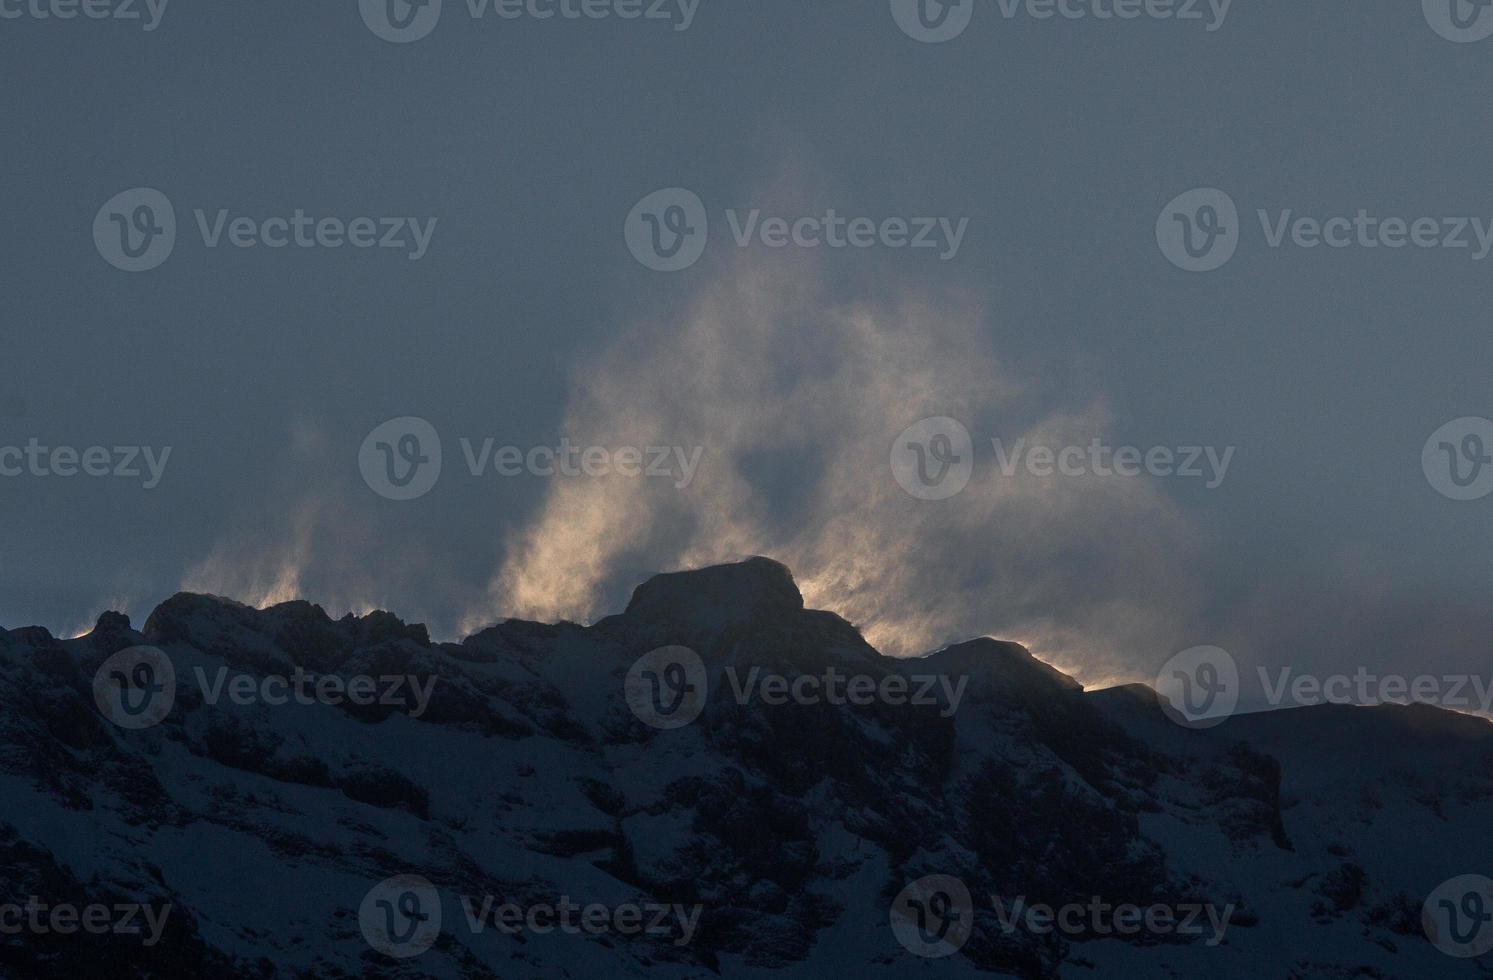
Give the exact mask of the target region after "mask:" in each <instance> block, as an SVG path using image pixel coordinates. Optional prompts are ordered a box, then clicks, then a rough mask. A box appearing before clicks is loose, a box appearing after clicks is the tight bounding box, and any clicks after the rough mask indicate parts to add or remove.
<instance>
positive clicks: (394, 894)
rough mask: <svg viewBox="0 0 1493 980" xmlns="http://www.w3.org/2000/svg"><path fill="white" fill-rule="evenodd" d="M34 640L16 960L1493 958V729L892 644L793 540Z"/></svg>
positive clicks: (0, 750) (27, 668)
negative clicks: (659, 569) (738, 551)
mask: <svg viewBox="0 0 1493 980" xmlns="http://www.w3.org/2000/svg"><path fill="white" fill-rule="evenodd" d="M142 648H144V649H143V650H142ZM681 648H682V649H681ZM654 651H661V652H654ZM0 661H3V666H0V881H3V883H4V889H3V891H0V976H4V977H18V978H22V977H24V978H31V977H40V978H54V977H55V978H64V977H66V978H73V977H91V976H105V975H107V976H111V977H120V978H147V977H151V978H169V977H202V976H213V977H224V978H240V977H242V978H251V977H252V978H271V977H287V978H288V977H296V978H300V977H306V978H310V977H317V978H342V977H451V978H466V977H487V976H493V975H497V976H503V977H518V978H529V977H535V978H538V977H544V978H553V977H576V978H592V977H645V976H646V977H659V978H695V977H733V978H734V977H784V976H810V977H857V978H867V980H869V978H876V977H885V978H893V977H903V976H926V977H945V976H948V977H954V976H1016V977H1027V978H1049V977H1063V978H1069V977H1077V978H1083V977H1111V976H1113V977H1146V978H1150V977H1157V978H1162V977H1195V976H1201V975H1207V976H1211V977H1218V978H1233V977H1239V978H1246V977H1247V978H1259V977H1293V978H1347V977H1378V978H1402V977H1403V978H1420V977H1486V976H1490V975H1493V957H1489V956H1484V957H1482V958H1481V959H1470V958H1469V959H1462V958H1455V957H1452V956H1449V955H1447V954H1445V953H1443V952H1442V951H1441V950H1440V949H1438V948H1437V946H1436V945H1433V943H1432V942H1431V941H1430V940H1429V939H1428V937H1427V936H1426V934H1425V932H1424V930H1423V927H1422V922H1421V909H1422V905H1423V903H1424V902H1425V901H1426V899H1427V897H1428V896H1431V895H1432V893H1433V892H1434V891H1435V890H1436V889H1437V888H1438V886H1439V885H1440V884H1441V883H1443V882H1445V881H1447V880H1448V879H1453V878H1456V877H1457V876H1460V875H1464V874H1470V873H1476V872H1485V871H1487V869H1488V866H1489V864H1490V861H1489V857H1490V848H1489V846H1488V844H1487V843H1486V832H1487V828H1488V827H1490V826H1493V766H1490V764H1489V763H1490V762H1493V726H1490V725H1488V724H1486V723H1484V722H1483V721H1481V720H1478V719H1474V718H1470V717H1467V716H1461V715H1456V714H1452V713H1449V712H1445V711H1441V710H1438V709H1435V708H1430V707H1426V706H1414V707H1394V706H1389V707H1378V708H1348V707H1340V706H1324V707H1320V708H1301V709H1295V710H1289V711H1279V712H1272V713H1267V714H1257V715H1247V716H1239V717H1235V718H1232V719H1230V720H1229V721H1228V722H1226V723H1225V724H1223V725H1221V726H1219V727H1217V728H1212V729H1207V730H1193V729H1190V728H1184V727H1181V726H1179V725H1176V724H1173V723H1172V722H1171V721H1169V720H1168V719H1167V717H1166V716H1165V715H1164V714H1163V713H1162V711H1161V710H1160V707H1159V705H1158V701H1157V696H1156V695H1155V694H1154V692H1152V691H1151V690H1150V689H1149V688H1145V687H1138V686H1132V687H1123V688H1116V689H1111V690H1103V691H1093V692H1089V691H1085V690H1084V689H1083V687H1082V686H1081V685H1080V684H1078V683H1077V682H1075V681H1074V680H1073V679H1072V678H1069V677H1067V676H1065V675H1064V674H1062V673H1060V672H1058V671H1056V670H1054V669H1053V668H1051V667H1050V666H1048V665H1046V664H1044V663H1042V662H1041V661H1039V660H1037V659H1035V658H1034V657H1032V656H1031V654H1030V653H1029V652H1028V651H1026V650H1025V649H1024V648H1022V647H1021V646H1019V645H1016V644H1012V643H1003V642H999V641H996V640H990V639H976V640H972V641H970V642H966V643H961V644H958V645H955V646H951V647H948V648H946V649H943V650H940V651H938V652H936V653H933V654H930V655H929V656H927V657H923V658H920V659H914V660H898V659H893V658H889V657H884V656H882V655H881V654H879V653H878V652H877V651H876V650H874V649H873V648H871V647H870V646H869V645H868V644H867V643H866V642H865V640H864V639H863V638H862V637H861V635H860V633H859V632H858V631H857V630H856V629H855V627H854V626H852V625H851V624H850V623H848V622H846V621H845V620H843V619H841V618H840V617H838V616H836V615H834V614H832V613H828V612H822V611H815V610H810V609H806V608H804V602H803V598H802V596H801V595H800V593H799V590H798V588H797V587H796V585H795V584H794V581H793V577H792V575H791V574H790V573H789V571H788V569H786V568H784V567H783V566H782V565H779V564H777V563H776V562H773V561H770V560H767V559H761V558H758V559H752V560H749V561H746V562H743V563H740V564H735V565H726V566H720V567H715V568H707V569H703V570H699V571H692V572H681V573H676V574H669V575H660V576H656V577H655V578H653V579H650V580H649V581H648V582H646V583H644V584H643V585H641V586H640V587H639V588H638V589H637V590H636V591H635V593H634V594H633V597H632V600H631V601H630V602H629V604H628V606H627V609H626V610H625V611H624V612H622V613H620V614H618V615H614V616H611V617H608V618H606V619H603V620H601V621H600V622H598V623H596V624H595V625H593V626H589V627H586V626H578V625H575V624H571V623H561V624H556V625H548V624H539V623H531V622H522V621H516V620H510V621H507V622H504V623H501V624H499V625H495V626H493V627H491V628H489V629H486V630H483V631H482V632H480V633H477V634H475V635H473V636H471V637H468V638H467V639H465V640H464V641H462V642H461V643H433V642H432V641H431V640H430V638H429V636H428V635H427V633H426V630H425V629H424V628H423V627H421V626H417V625H411V624H406V623H405V622H403V621H401V620H400V619H398V618H397V617H395V616H393V615H391V614H389V613H385V612H376V613H372V614H370V615H367V616H363V617H354V616H347V617H344V618H342V619H339V620H334V619H332V618H330V617H329V616H328V615H327V614H326V613H325V612H324V611H323V610H322V609H321V608H319V607H317V606H315V605H312V604H309V603H305V602H291V603H286V604H284V605H279V606H274V607H271V608H267V609H263V610H256V609H252V608H249V607H247V606H243V605H240V604H238V603H235V602H232V601H229V600H227V599H221V598H216V597H211V596H202V595H189V594H182V595H177V596H175V597H173V598H172V599H170V600H168V601H167V602H165V603H163V604H162V605H161V606H160V607H159V608H157V609H156V610H155V611H154V612H153V613H152V614H151V615H150V617H149V618H148V619H147V620H146V622H145V623H144V625H143V626H142V627H141V628H140V629H139V630H138V631H137V630H136V629H135V628H134V627H133V626H132V624H131V623H130V621H129V620H128V619H127V618H125V617H124V616H121V615H119V614H117V613H106V614H105V615H103V616H101V617H100V618H99V620H98V623H97V625H96V627H95V628H94V630H93V631H92V632H91V633H89V634H87V635H85V636H82V637H79V638H77V639H73V640H61V639H58V638H56V637H53V636H52V635H50V634H49V633H48V632H46V631H45V630H42V629H39V628H26V629H16V630H10V631H5V632H0ZM795 688H796V689H797V692H798V698H797V699H795V698H794V696H793V692H794V690H795ZM811 699H817V702H818V703H801V702H806V701H809V700H811ZM961 889H962V890H963V891H961ZM966 893H967V894H966ZM6 896H10V898H7V897H6ZM33 896H34V897H35V900H34V901H33V900H32V897H33ZM1471 897H1472V898H1476V896H1471ZM7 901H8V902H11V904H12V905H14V906H24V905H25V904H27V903H30V904H32V905H33V906H36V907H39V908H40V909H42V911H39V912H38V911H33V912H30V913H28V912H26V911H25V910H24V909H22V910H21V911H11V912H9V913H7V908H6V906H5V903H6V902H7ZM1126 904H1129V905H1134V906H1137V907H1138V908H1142V909H1147V910H1167V911H1169V912H1173V911H1174V912H1175V913H1176V915H1177V917H1178V920H1179V921H1180V919H1181V918H1183V917H1186V916H1192V917H1194V921H1193V923H1192V925H1190V926H1189V931H1188V932H1187V933H1186V934H1177V933H1176V929H1175V927H1174V926H1173V927H1167V926H1166V925H1165V921H1164V919H1163V918H1161V917H1160V913H1159V912H1158V913H1157V915H1158V917H1157V918H1156V919H1155V922H1154V923H1153V925H1152V927H1151V928H1143V929H1138V930H1136V931H1133V932H1123V933H1122V932H1121V931H1120V929H1119V928H1117V926H1116V921H1117V920H1116V919H1115V918H1114V916H1113V915H1112V914H1111V912H1112V911H1113V910H1114V908H1115V907H1117V906H1121V905H1126ZM1034 905H1047V906H1052V907H1054V908H1055V909H1056V908H1059V907H1063V906H1066V907H1068V908H1069V909H1072V908H1073V907H1074V906H1081V907H1082V908H1083V909H1084V910H1085V911H1084V912H1083V913H1082V915H1080V914H1078V913H1074V915H1072V916H1071V917H1070V918H1069V919H1068V920H1067V926H1065V927H1064V928H1063V929H1061V930H1058V931H1055V932H1049V931H1045V930H1043V929H1042V928H1040V927H1041V925H1042V919H1041V916H1040V915H1039V916H1038V917H1037V918H1036V919H1035V920H1034V919H1032V918H1031V917H1030V916H1027V915H1026V910H1028V909H1030V908H1031V907H1032V906H1034ZM168 906H169V909H168ZM571 906H574V907H575V910H574V911H567V909H569V908H570V907H571ZM72 907H76V908H79V909H83V910H87V909H89V908H94V909H98V908H104V909H106V910H107V912H106V913H105V912H98V913H96V915H97V918H96V925H97V928H96V929H95V930H93V931H82V930H76V931H74V932H72V933H71V934H64V932H65V927H66V925H67V923H68V922H69V919H68V918H67V914H66V913H63V918H61V919H60V920H58V919H54V918H52V917H51V916H52V914H53V912H54V911H55V910H57V909H59V908H72ZM1479 907H1480V906H1479ZM131 908H136V909H137V911H138V914H137V915H135V916H134V922H133V925H134V927H135V928H136V929H138V931H135V932H130V931H128V927H126V928H123V929H121V930H120V931H115V926H119V925H120V923H119V919H121V918H122V917H123V915H124V914H125V913H126V912H127V911H128V910H129V909H131ZM1489 908H1493V906H1489ZM505 909H507V911H505ZM546 909H547V910H548V911H542V910H546ZM588 909H589V911H588ZM1106 909H1108V910H1110V912H1106V911H1105V910H1106ZM121 910H124V911H121ZM1467 910H1468V912H1469V914H1470V913H1471V912H1473V911H1476V909H1475V908H1473V907H1472V906H1468V908H1467ZM147 912H149V913H150V915H147ZM634 913H636V914H634ZM1210 915H1211V916H1212V919H1211V920H1210V918H1209V916H1210ZM106 916H107V919H108V923H109V925H108V928H107V929H106V928H105V926H104V925H103V923H104V922H105V919H106ZM505 916H506V918H505ZM919 916H921V917H922V918H921V920H919V918H918V917H919ZM23 918H25V926H24V927H23V928H21V929H20V930H18V931H17V930H14V929H10V928H8V925H14V924H15V923H17V922H21V921H22V919H23ZM474 919H475V920H476V921H475V922H474V921H473V920H474ZM1132 921H1133V920H1132ZM557 922H558V923H560V924H559V925H557ZM1033 922H1035V923H1036V924H1037V926H1038V928H1036V929H1034V928H1032V925H1033ZM1210 922H1211V923H1213V924H1210ZM38 923H39V924H38ZM951 923H952V925H953V927H952V929H950V928H949V925H950V924H951ZM75 924H76V923H75ZM1122 924H1123V923H1122ZM927 954H932V955H927Z"/></svg>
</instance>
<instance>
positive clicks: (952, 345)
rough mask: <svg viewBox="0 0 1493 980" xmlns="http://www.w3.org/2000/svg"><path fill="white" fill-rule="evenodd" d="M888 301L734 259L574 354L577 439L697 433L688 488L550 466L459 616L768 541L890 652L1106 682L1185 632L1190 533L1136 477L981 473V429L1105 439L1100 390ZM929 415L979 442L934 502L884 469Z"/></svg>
mask: <svg viewBox="0 0 1493 980" xmlns="http://www.w3.org/2000/svg"><path fill="white" fill-rule="evenodd" d="M885 287H886V284H885V283H884V282H880V283H878V284H877V288H876V289H875V290H874V294H875V295H885V294H886V293H887V289H886V288H885ZM892 292H893V295H895V296H896V299H894V300H892V301H887V302H880V301H869V300H866V299H864V298H862V299H858V300H850V301H836V300H835V299H834V298H832V297H831V296H830V295H829V290H828V288H827V287H826V286H825V285H824V284H823V282H822V281H821V277H820V276H819V274H818V272H817V269H816V267H815V265H814V264H812V263H811V262H808V261H805V258H804V256H803V255H802V254H799V255H795V256H793V257H792V258H787V257H784V256H782V254H781V253H779V254H775V255H768V256H765V257H764V256H762V255H759V254H752V253H745V252H743V253H740V254H739V255H738V256H737V257H736V258H735V259H734V260H733V262H732V263H731V264H729V265H727V266H724V267H722V268H720V269H719V270H717V272H716V273H715V274H714V275H713V276H712V277H711V279H710V281H709V282H708V283H707V284H706V285H705V286H704V287H703V288H702V289H701V290H700V293H699V295H698V296H697V297H696V298H695V300H694V301H693V302H692V303H691V304H690V306H689V308H688V309H687V311H686V312H685V313H684V314H683V315H682V316H681V317H679V318H677V319H674V320H669V319H665V320H663V321H661V322H656V323H651V324H642V325H638V326H635V327H633V328H631V329H630V330H628V331H626V332H625V333H624V334H623V335H621V336H619V337H618V339H617V341H616V342H615V343H614V344H613V345H612V346H611V347H610V348H609V349H607V350H604V351H601V352H599V353H598V354H596V355H595V356H594V357H593V358H591V359H590V360H588V361H587V362H586V363H584V364H581V365H579V366H578V368H577V370H576V372H575V374H574V378H573V385H572V392H571V397H570V401H569V407H568V409H567V412H566V418H565V423H564V425H563V431H564V432H566V433H567V434H568V435H569V437H570V438H571V439H572V440H573V441H576V442H580V443H585V444H591V445H603V446H618V445H637V446H643V445H670V446H682V447H695V446H699V447H703V448H704V451H705V456H704V460H703V462H702V463H701V465H700V469H699V473H698V475H697V477H696V478H695V480H694V482H693V483H692V484H691V485H690V486H689V487H687V488H685V489H676V488H675V487H674V486H673V485H672V483H670V482H668V481H656V480H654V481H650V480H646V479H640V478H628V477H623V476H610V477H605V478H595V479H569V480H555V481H553V482H552V484H551V486H550V488H549V490H548V492H547V496H546V498H545V499H544V501H543V503H542V505H541V507H540V508H539V511H538V513H537V515H536V516H535V517H534V519H533V520H532V521H530V522H528V523H527V524H526V525H524V526H522V527H521V528H520V529H518V530H517V531H516V532H515V533H514V534H513V535H512V537H511V538H510V540H509V541H507V542H506V545H505V547H504V551H503V558H502V560H501V567H500V568H499V570H498V572H497V573H496V575H495V576H494V577H493V580H492V582H491V583H490V586H489V588H488V592H487V596H486V599H485V600H484V601H483V602H482V603H480V604H479V605H478V606H477V607H476V608H474V609H472V610H471V612H470V614H469V615H468V616H467V617H466V620H465V624H464V625H465V627H466V628H468V629H470V628H475V627H477V626H480V625H482V624H483V623H486V622H490V621H492V620H493V619H495V618H499V617H501V616H519V617H524V618H533V619H540V620H554V619H560V618H568V619H573V620H578V621H590V620H593V619H595V618H596V617H598V616H600V615H602V614H605V613H608V612H612V611H615V607H616V605H617V603H618V602H620V601H621V597H622V596H623V595H625V590H626V589H627V588H628V587H630V586H631V585H633V584H635V583H636V581H637V580H638V579H639V577H640V576H643V575H646V574H647V573H648V572H650V571H656V570H660V569H672V568H689V567H698V566H701V565H706V564H711V563H715V562H721V561H728V560H734V559H739V558H742V557H745V556H748V555H752V554H765V555H769V556H771V557H774V558H777V559H779V560H780V561H782V562H784V563H785V564H787V565H788V566H789V567H790V568H791V569H793V570H794V572H795V574H796V575H797V577H798V581H799V584H800V586H801V587H802V589H803V591H804V594H805V598H806V600H807V601H808V603H809V604H810V605H811V606H816V607H820V608H827V609H831V610H834V611H836V612H838V613H840V614H841V615H843V616H845V617H846V618H848V619H849V620H851V621H852V622H854V623H855V624H857V625H858V626H860V627H861V628H862V629H863V630H864V631H865V633H866V635H867V637H868V639H870V640H871V641H872V642H873V643H875V644H876V645H878V646H879V647H880V648H882V649H883V650H885V651H887V652H890V653H896V654H904V655H906V654H915V653H920V652H926V651H928V650H930V649H934V648H936V647H937V646H940V645H942V644H944V643H947V642H951V641H954V640H958V639H963V638H967V637H969V636H974V635H984V634H993V635H999V636H1003V637H1006V638H1010V639H1016V640H1020V641H1023V642H1026V643H1027V644H1028V645H1029V646H1031V647H1032V648H1033V650H1034V652H1036V653H1038V654H1039V655H1041V656H1044V657H1045V658H1047V659H1049V660H1051V661H1052V662H1054V663H1055V664H1057V665H1058V666H1060V667H1062V668H1064V669H1068V670H1070V671H1073V672H1074V673H1075V674H1076V675H1077V676H1079V677H1080V678H1081V679H1085V680H1091V681H1095V682H1103V681H1108V680H1115V679H1131V678H1133V677H1136V676H1143V675H1144V674H1145V672H1146V670H1147V669H1149V665H1151V664H1152V663H1154V662H1157V659H1158V658H1157V656H1156V654H1157V652H1158V651H1161V650H1168V651H1170V650H1171V649H1172V648H1174V647H1175V648H1180V647H1182V646H1187V645H1190V643H1191V642H1195V641H1192V640H1191V639H1190V637H1189V635H1188V634H1187V632H1186V623H1187V621H1188V619H1189V618H1190V616H1191V615H1192V613H1193V610H1194V609H1195V608H1196V606H1197V605H1198V595H1197V593H1198V589H1197V587H1196V584H1195V582H1194V580H1193V576H1192V575H1191V573H1190V572H1189V566H1190V561H1191V557H1192V553H1193V551H1194V550H1195V548H1196V547H1197V541H1198V536H1197V534H1196V532H1195V531H1194V530H1193V529H1192V528H1191V527H1190V525H1189V523H1188V522H1187V521H1186V520H1185V519H1184V518H1183V517H1182V516H1181V514H1180V513H1179V511H1178V510H1177V508H1176V507H1175V506H1174V505H1173V504H1172V503H1171V502H1170V501H1169V500H1168V499H1167V497H1166V496H1165V495H1164V494H1163V493H1161V492H1160V490H1159V489H1158V488H1157V487H1156V485H1155V484H1154V483H1153V482H1149V481H1148V479H1147V478H1125V477H1109V478H1105V477H1098V476H1087V477H1054V478H1051V479H1039V478H1036V477H1033V476H1030V475H1028V474H1026V473H1025V472H1024V471H1022V472H1020V473H1018V475H1015V476H1009V477H1008V476H1005V475H1003V474H1002V473H1001V471H1000V470H999V469H998V467H997V466H996V464H995V459H994V454H993V452H992V449H991V439H992V438H997V437H999V438H1001V439H1002V440H1003V441H1004V442H1005V443H1006V444H1007V445H1009V444H1010V443H1011V442H1013V441H1014V440H1016V439H1017V438H1020V437H1022V436H1025V437H1026V438H1027V439H1028V440H1029V442H1043V443H1047V444H1050V445H1054V446H1059V445H1066V444H1076V445H1082V446H1087V445H1088V444H1089V443H1090V441H1091V440H1092V439H1094V438H1095V437H1103V436H1104V435H1105V432H1106V429H1107V428H1108V427H1109V425H1110V422H1111V420H1110V418H1109V414H1108V410H1107V408H1106V406H1105V403H1104V400H1103V398H1102V395H1101V396H1094V397H1088V398H1085V399H1083V401H1082V403H1081V404H1069V405H1060V406H1041V405H1039V404H1037V402H1038V400H1039V396H1038V394H1037V393H1036V392H1035V391H1034V387H1036V386H1034V385H1033V384H1032V383H1031V382H1030V381H1029V380H1027V379H1022V378H1019V377H1015V376H1013V374H1012V372H1011V371H1010V370H1008V369H1007V368H1006V366H1005V365H1003V364H1002V363H1001V362H1000V359H999V358H998V356H997V355H996V354H995V352H993V351H992V350H991V349H990V342H989V339H988V337H989V332H988V331H987V330H986V329H984V326H983V320H984V311H983V310H982V309H981V308H980V306H979V304H978V303H976V302H973V301H971V300H970V299H968V298H967V297H955V298H950V297H948V296H942V295H940V296H930V295H927V294H925V293H922V292H920V291H919V290H918V289H917V288H916V287H908V288H906V289H903V290H901V291H900V292H898V291H897V290H893V291H892ZM939 415H947V416H952V417H954V418H957V419H960V420H961V421H963V422H964V423H965V425H966V426H967V427H968V428H969V429H970V431H971V433H972V434H973V435H974V440H975V448H976V459H977V465H976V471H975V476H974V479H973V481H972V482H971V483H970V485H969V487H968V488H967V489H965V490H964V492H963V493H961V494H960V495H958V496H957V497H954V498H952V499H950V500H946V501H937V502H934V501H923V500H918V499H914V498H913V497H911V496H909V495H908V494H907V493H905V492H904V491H903V490H902V489H901V488H900V486H899V485H898V484H897V483H896V482H895V480H894V478H893V475H892V472H891V468H890V465H889V458H890V451H891V447H892V443H893V440H894V439H895V438H896V436H897V435H898V434H899V433H900V432H901V431H902V430H903V429H904V428H906V427H907V426H908V425H910V424H912V423H914V422H916V421H918V420H920V419H923V418H926V417H931V416H939ZM1016 419H1028V420H1029V421H1027V422H1026V423H1025V424H1022V425H1017V424H1016V423H1014V422H1013V420H1016ZM1018 428H1019V431H1016V430H1017V429H1018ZM1184 640H1187V641H1188V642H1182V641H1184ZM1160 659H1164V657H1162V658H1160Z"/></svg>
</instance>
